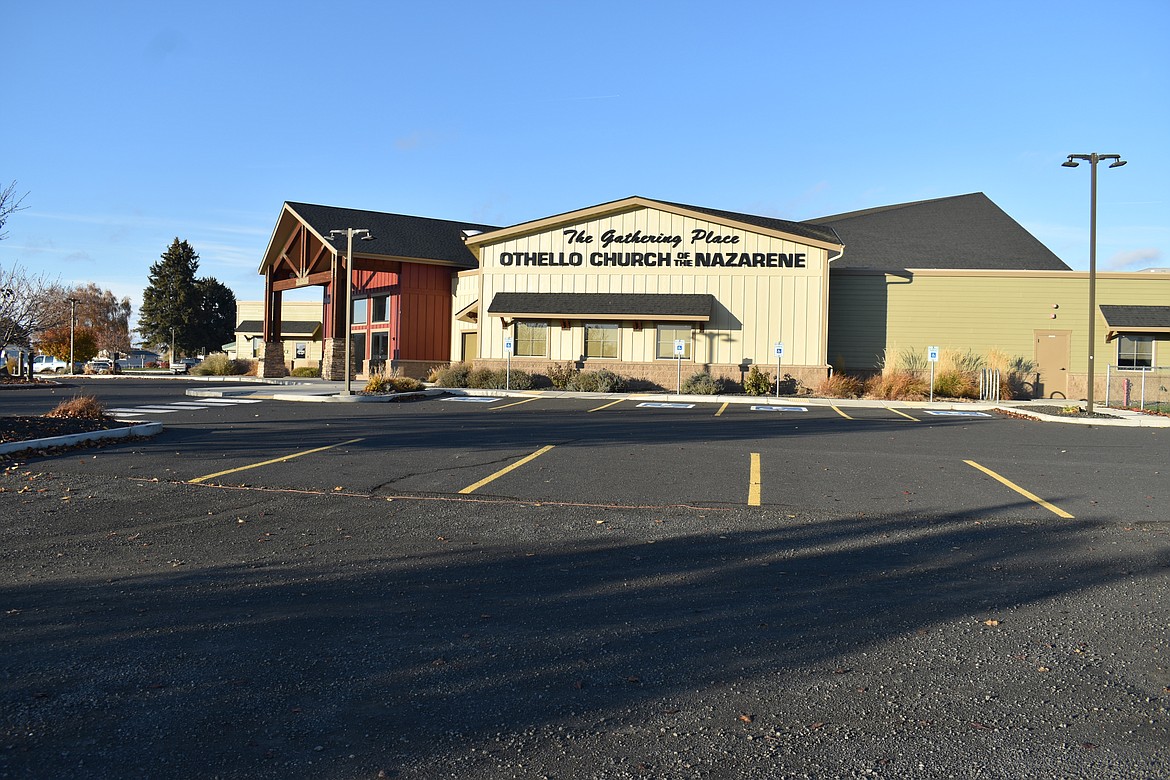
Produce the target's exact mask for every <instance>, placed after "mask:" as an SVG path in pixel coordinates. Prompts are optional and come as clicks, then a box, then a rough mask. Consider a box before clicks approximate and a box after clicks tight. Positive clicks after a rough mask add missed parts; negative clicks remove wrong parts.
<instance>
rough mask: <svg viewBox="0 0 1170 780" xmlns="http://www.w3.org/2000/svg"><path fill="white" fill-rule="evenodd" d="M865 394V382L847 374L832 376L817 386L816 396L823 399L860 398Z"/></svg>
mask: <svg viewBox="0 0 1170 780" xmlns="http://www.w3.org/2000/svg"><path fill="white" fill-rule="evenodd" d="M864 393H865V382H864V381H863V380H861V379H858V378H857V377H855V376H849V375H848V374H833V375H832V376H830V377H826V378H825V379H824V380H823V381H822V382H821V383H820V384H819V385H817V395H820V396H824V397H825V398H860V397H861V396H862V395H863V394H864Z"/></svg>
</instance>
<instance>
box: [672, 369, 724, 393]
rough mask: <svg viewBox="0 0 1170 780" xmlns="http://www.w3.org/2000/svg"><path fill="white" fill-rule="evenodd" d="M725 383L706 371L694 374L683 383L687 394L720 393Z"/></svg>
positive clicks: (683, 388) (683, 390) (684, 391)
mask: <svg viewBox="0 0 1170 780" xmlns="http://www.w3.org/2000/svg"><path fill="white" fill-rule="evenodd" d="M722 389H723V383H722V382H720V381H719V380H717V379H715V377H713V376H711V375H710V374H708V373H707V372H705V371H701V372H699V373H697V374H692V375H691V376H689V377H687V380H686V381H685V382H683V383H682V392H683V393H685V394H687V395H718V394H719V391H720V390H722Z"/></svg>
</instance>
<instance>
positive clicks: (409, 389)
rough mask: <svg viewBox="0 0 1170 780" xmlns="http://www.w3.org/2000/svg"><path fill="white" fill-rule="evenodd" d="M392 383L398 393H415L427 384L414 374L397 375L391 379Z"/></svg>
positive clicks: (423, 388)
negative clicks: (413, 375)
mask: <svg viewBox="0 0 1170 780" xmlns="http://www.w3.org/2000/svg"><path fill="white" fill-rule="evenodd" d="M390 383H391V384H392V385H393V386H394V392H396V393H414V392H417V391H419V390H425V389H426V385H424V384H423V383H422V382H420V381H418V380H417V379H415V378H414V377H412V376H396V377H394V378H393V379H391V380H390Z"/></svg>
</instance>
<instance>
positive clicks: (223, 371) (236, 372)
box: [191, 352, 249, 376]
mask: <svg viewBox="0 0 1170 780" xmlns="http://www.w3.org/2000/svg"><path fill="white" fill-rule="evenodd" d="M248 368H249V366H248V364H247V363H246V362H244V361H242V360H233V359H232V358H230V357H228V356H227V354H225V353H223V352H217V353H215V354H214V355H208V356H207V357H206V358H204V360H203V362H202V363H200V364H199V365H197V366H191V373H192V374H197V375H198V376H243V375H244V374H247V373H248Z"/></svg>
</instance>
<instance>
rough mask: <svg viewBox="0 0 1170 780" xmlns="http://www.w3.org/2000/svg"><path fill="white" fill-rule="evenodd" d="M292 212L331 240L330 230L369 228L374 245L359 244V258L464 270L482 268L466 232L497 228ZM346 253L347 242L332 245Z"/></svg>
mask: <svg viewBox="0 0 1170 780" xmlns="http://www.w3.org/2000/svg"><path fill="white" fill-rule="evenodd" d="M287 205H288V206H289V208H291V209H292V210H293V211H295V212H296V213H297V214H298V215H300V217H301V219H303V220H305V222H306V223H308V225H309V226H310V227H312V228H313V230H315V231H316V232H317V233H318V234H320V235H322V236H324V237H325V238H326V239H328V238H329V231H330V230H344V229H345V228H351V227H352V228H366V229H368V230H369V231H370V233H371V235H373V239H372V240H370V241H355V242H354V254H355V255H359V256H360V255H382V256H386V257H404V258H418V259H423V260H443V261H446V262H449V263H453V264H455V265H457V266H460V267H461V268H478V267H479V264H478V263H477V262H476V261H475V256H474V255H473V254H471V250H469V249H468V248H467V246H466V245H465V244H464V243H463V231H464V230H472V231H484V232H486V231H488V230H495V229H496V228H495V226H493V225H480V224H477V223H473V222H456V221H452V220H447V219H432V218H430V217H411V216H407V215H405V214H387V213H385V212H381V211H363V210H361V209H346V208H339V207H337V206H318V205H314V204H312V203H294V202H292V201H289V202H288V204H287ZM330 243H331V244H333V246H334V247H337V248H340V249H341V250H342V251H344V250H345V238H344V237H338V239H337V241H332V242H330Z"/></svg>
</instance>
